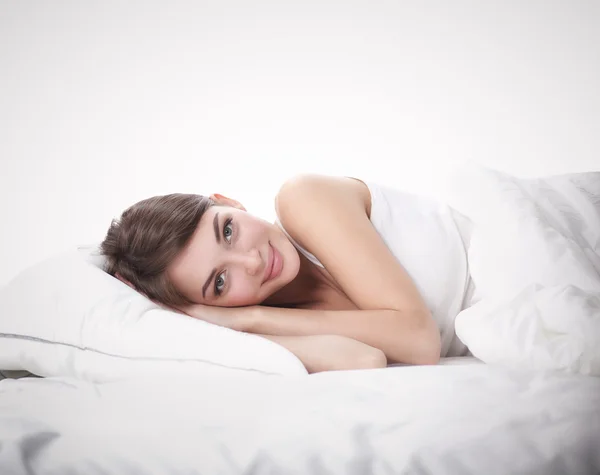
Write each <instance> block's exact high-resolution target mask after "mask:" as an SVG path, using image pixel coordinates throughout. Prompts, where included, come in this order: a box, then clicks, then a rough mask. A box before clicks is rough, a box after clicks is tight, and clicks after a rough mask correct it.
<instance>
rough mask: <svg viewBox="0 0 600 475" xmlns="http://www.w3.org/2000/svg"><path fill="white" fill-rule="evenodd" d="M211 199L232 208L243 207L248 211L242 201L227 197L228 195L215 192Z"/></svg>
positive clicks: (242, 208)
mask: <svg viewBox="0 0 600 475" xmlns="http://www.w3.org/2000/svg"><path fill="white" fill-rule="evenodd" d="M210 199H211V200H213V201H215V202H217V203H218V204H220V205H223V206H231V207H232V208H237V209H241V210H242V211H246V208H244V206H243V205H242V203H240V202H239V201H236V200H234V199H231V198H227V197H226V196H223V195H220V194H218V193H214V194H212V195H210Z"/></svg>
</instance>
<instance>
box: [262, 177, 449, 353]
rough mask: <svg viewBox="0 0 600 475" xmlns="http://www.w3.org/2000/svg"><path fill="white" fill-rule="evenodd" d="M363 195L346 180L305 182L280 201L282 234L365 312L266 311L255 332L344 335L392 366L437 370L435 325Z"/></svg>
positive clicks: (284, 191) (286, 189) (289, 187)
mask: <svg viewBox="0 0 600 475" xmlns="http://www.w3.org/2000/svg"><path fill="white" fill-rule="evenodd" d="M365 192H366V193H365ZM365 194H366V195H367V197H368V190H367V188H366V186H365V185H364V184H363V183H360V182H358V181H356V180H352V179H349V178H336V177H326V176H302V177H299V178H296V179H293V180H290V181H288V182H287V183H286V184H284V185H283V187H282V188H281V190H280V191H279V193H278V195H277V199H276V208H277V214H278V217H279V220H280V222H281V223H282V225H283V227H284V228H285V229H286V230H287V231H288V233H289V234H290V235H291V236H292V237H293V238H294V239H295V240H296V241H297V242H298V243H299V244H300V245H301V246H303V247H304V248H305V249H308V250H309V251H310V252H312V253H313V254H314V255H315V256H316V257H317V259H319V260H320V261H321V262H322V263H323V265H324V266H325V268H326V269H327V271H328V272H329V274H330V275H331V276H332V277H333V278H334V279H335V281H336V282H337V283H338V285H339V286H340V288H341V289H342V290H343V292H344V293H345V294H346V295H347V296H348V298H349V299H350V300H351V301H352V302H354V304H355V305H356V306H357V307H358V308H359V309H360V310H358V311H319V310H314V311H310V310H305V311H303V310H300V309H286V310H285V311H284V312H280V311H279V309H275V310H274V311H271V310H270V309H262V310H260V311H258V312H259V313H258V314H257V315H256V318H255V319H254V321H255V323H256V325H257V326H256V330H257V331H259V332H262V333H278V334H307V333H310V334H319V333H335V334H339V335H346V336H349V337H351V338H356V339H357V340H360V341H363V342H365V343H367V344H368V345H371V346H375V347H377V348H380V349H381V350H383V351H384V352H385V354H386V356H387V357H388V358H389V359H390V360H392V361H397V362H402V363H413V364H419V363H421V364H426V363H429V364H431V363H436V362H437V361H438V360H439V357H440V346H441V343H440V333H439V329H438V327H437V324H436V323H435V321H434V320H433V317H432V315H431V312H430V311H429V309H428V308H427V306H426V304H425V302H424V300H423V298H422V296H421V295H420V293H419V291H418V289H417V287H416V286H415V284H414V282H413V281H412V279H411V277H410V276H409V275H408V273H407V272H406V270H405V269H404V267H403V266H402V264H401V263H400V262H398V260H397V259H396V257H395V256H394V255H393V253H392V252H391V251H390V249H389V248H388V246H387V245H386V244H385V242H384V241H383V239H382V238H381V236H380V235H379V234H378V232H377V230H376V229H375V228H374V226H373V224H372V223H371V221H370V219H369V215H368V212H367V210H368V208H369V206H368V203H367V202H366V200H367V199H368V198H365ZM424 265H427V264H425V263H424Z"/></svg>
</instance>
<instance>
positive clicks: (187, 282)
mask: <svg viewBox="0 0 600 475" xmlns="http://www.w3.org/2000/svg"><path fill="white" fill-rule="evenodd" d="M229 211H230V210H229V209H224V207H222V206H211V207H210V208H208V209H207V210H206V212H205V213H204V216H202V219H201V220H200V223H199V224H198V226H197V227H196V230H195V231H194V234H193V235H192V237H191V238H190V240H189V242H188V243H187V245H186V247H185V248H184V249H183V250H182V251H181V252H180V253H179V255H178V256H177V257H176V258H175V259H174V261H173V262H172V263H171V265H170V266H169V269H168V275H169V278H170V279H171V280H172V281H173V284H174V285H175V286H176V287H177V288H178V289H180V291H182V292H183V293H185V294H186V295H189V294H190V293H194V294H195V293H196V289H197V287H198V282H199V279H202V278H203V279H206V277H207V276H208V274H209V273H210V270H211V269H212V267H211V266H212V260H213V259H212V258H211V256H214V255H215V253H216V251H217V246H218V244H217V242H216V239H215V229H214V224H215V217H217V215H219V214H221V213H228V212H229ZM219 221H221V219H219ZM202 282H204V281H202ZM201 285H202V283H200V286H201Z"/></svg>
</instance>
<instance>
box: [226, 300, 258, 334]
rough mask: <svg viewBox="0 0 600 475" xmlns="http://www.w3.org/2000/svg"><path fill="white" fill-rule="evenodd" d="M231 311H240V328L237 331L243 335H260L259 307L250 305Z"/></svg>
mask: <svg viewBox="0 0 600 475" xmlns="http://www.w3.org/2000/svg"><path fill="white" fill-rule="evenodd" d="M232 310H233V311H241V314H240V319H239V321H240V328H238V331H241V332H245V333H260V332H261V331H260V330H261V325H260V321H261V316H262V312H261V307H260V306H259V305H252V306H250V307H244V308H236V309H232Z"/></svg>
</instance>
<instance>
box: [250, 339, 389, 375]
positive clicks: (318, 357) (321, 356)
mask: <svg viewBox="0 0 600 475" xmlns="http://www.w3.org/2000/svg"><path fill="white" fill-rule="evenodd" d="M259 336H262V337H264V338H267V339H269V340H271V341H274V342H275V343H277V344H279V345H281V346H283V347H284V348H286V349H287V350H289V351H291V352H292V353H293V354H294V355H296V357H298V359H299V360H300V361H301V362H302V364H303V365H304V367H305V368H306V370H307V371H308V372H309V373H318V372H320V371H335V370H350V369H370V368H383V367H385V365H386V363H387V362H386V358H385V355H384V354H383V352H382V351H381V350H378V349H377V348H373V347H371V346H369V345H365V344H364V343H361V342H359V341H356V340H353V339H351V338H346V337H343V336H339V335H311V336H278V335H259Z"/></svg>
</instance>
